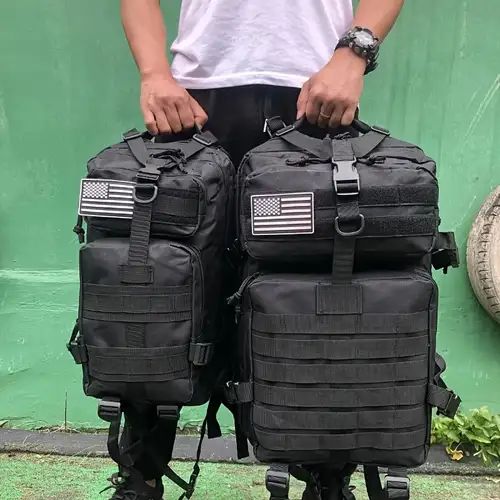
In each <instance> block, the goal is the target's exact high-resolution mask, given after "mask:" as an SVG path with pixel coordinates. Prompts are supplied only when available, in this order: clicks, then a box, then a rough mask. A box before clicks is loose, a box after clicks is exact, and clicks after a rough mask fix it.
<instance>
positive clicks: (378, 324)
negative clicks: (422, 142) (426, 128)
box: [226, 122, 460, 500]
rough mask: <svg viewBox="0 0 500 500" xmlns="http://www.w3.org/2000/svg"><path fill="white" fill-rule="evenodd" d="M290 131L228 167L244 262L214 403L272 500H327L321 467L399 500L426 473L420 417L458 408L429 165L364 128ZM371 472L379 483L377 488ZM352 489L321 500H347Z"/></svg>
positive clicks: (447, 251)
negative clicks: (440, 312) (294, 481)
mask: <svg viewBox="0 0 500 500" xmlns="http://www.w3.org/2000/svg"><path fill="white" fill-rule="evenodd" d="M298 125H299V124H296V125H295V126H290V127H285V128H282V129H280V130H279V131H277V132H276V134H275V136H274V137H273V138H271V140H269V141H268V142H267V143H265V144H263V145H261V146H259V147H257V148H255V149H253V150H252V151H250V152H249V153H248V154H247V155H246V156H245V158H244V159H243V161H242V164H241V165H240V169H239V175H238V197H239V201H238V216H239V236H240V240H241V245H242V248H243V250H244V251H245V252H246V253H247V256H248V257H249V258H248V261H247V265H246V269H247V271H246V273H247V277H246V279H245V280H244V281H243V282H242V285H241V287H240V289H239V290H238V291H237V292H236V293H235V294H234V295H233V296H232V297H231V298H230V299H229V301H230V303H232V304H233V305H234V306H235V309H236V315H237V318H238V322H239V330H238V336H237V343H238V349H237V353H238V354H237V359H236V362H235V367H234V372H235V378H234V380H233V381H231V382H228V384H227V390H226V397H227V400H228V402H229V403H230V405H231V404H234V405H236V408H237V411H236V414H237V420H236V429H237V431H238V433H239V434H240V442H241V441H242V436H243V437H245V438H248V439H249V440H250V442H251V443H252V444H253V447H254V453H255V456H256V457H257V458H258V459H259V460H261V461H263V462H267V463H272V464H273V465H272V466H271V468H270V470H269V471H268V474H267V476H266V485H267V488H268V490H269V491H270V493H271V498H274V499H277V498H288V478H289V473H292V474H293V475H295V476H296V477H298V478H300V479H303V480H305V481H306V482H307V483H308V490H307V491H308V492H309V494H310V495H311V496H307V498H308V499H309V498H318V499H320V498H326V497H323V496H322V492H321V486H318V483H317V477H316V476H315V475H314V474H312V473H311V470H312V469H311V465H314V464H325V463H334V464H344V466H345V467H347V469H344V470H349V471H350V472H349V473H351V472H352V470H353V469H352V467H351V465H352V464H363V465H365V471H366V478H367V486H368V488H369V490H370V498H371V500H374V499H377V500H378V499H387V498H409V482H408V479H407V477H406V473H405V471H404V470H403V469H401V467H413V466H417V465H420V464H422V463H423V462H424V461H425V460H426V457H427V453H428V450H429V445H430V429H431V415H432V407H437V408H438V409H439V411H440V412H441V413H443V414H446V415H448V416H453V415H454V414H455V412H456V410H457V408H458V405H459V403H460V399H459V398H458V396H456V395H455V394H454V393H453V392H452V391H449V390H448V389H447V388H446V386H445V385H444V383H443V381H442V380H441V374H442V372H443V371H444V368H445V365H444V361H443V360H442V358H441V357H440V356H438V355H437V354H436V325H437V300H438V289H437V286H436V283H435V282H434V280H433V279H432V277H431V269H430V266H431V261H433V262H434V265H435V267H436V268H444V269H447V267H448V266H454V267H456V266H457V265H458V256H457V252H456V247H455V245H454V239H453V235H452V233H443V234H439V233H438V224H439V216H438V208H437V202H438V186H437V180H436V173H435V163H434V162H433V161H432V160H431V159H430V158H429V157H427V156H426V155H425V154H424V153H423V152H422V151H421V150H420V148H418V147H416V146H414V145H411V144H408V143H406V142H403V141H399V140H397V139H394V138H391V137H390V136H389V133H388V132H387V131H386V130H383V129H380V128H375V127H368V126H367V125H365V124H362V123H360V122H357V123H356V125H357V127H358V128H359V129H361V130H362V131H363V132H364V134H363V135H362V136H361V137H357V138H352V137H347V136H340V137H336V138H333V139H331V138H329V137H327V138H325V139H323V140H321V139H314V138H311V137H308V136H306V135H303V134H302V133H300V132H299V130H298ZM287 261H288V264H287V263H286V262H287ZM284 262H285V263H284ZM254 271H255V272H254ZM240 454H244V447H243V446H240ZM377 466H388V467H389V473H388V476H387V477H386V481H385V487H384V488H382V486H381V484H380V481H379V476H378V469H377ZM348 475H349V474H346V477H343V478H341V479H342V481H343V482H342V481H341V482H340V483H339V492H338V494H337V493H336V492H330V494H331V495H334V496H331V497H330V496H329V497H328V498H335V499H337V498H338V499H339V500H340V499H346V500H347V499H353V498H354V496H353V494H352V492H351V491H350V489H349V487H348ZM335 495H337V496H335ZM304 498H306V496H305V497H304Z"/></svg>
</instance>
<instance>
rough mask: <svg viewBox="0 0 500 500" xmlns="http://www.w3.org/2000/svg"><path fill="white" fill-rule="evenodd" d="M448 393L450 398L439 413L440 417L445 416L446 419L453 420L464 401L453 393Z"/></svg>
mask: <svg viewBox="0 0 500 500" xmlns="http://www.w3.org/2000/svg"><path fill="white" fill-rule="evenodd" d="M448 393H449V397H448V401H447V402H446V405H445V407H444V408H441V409H438V411H437V413H438V415H444V416H445V417H448V418H453V417H454V416H455V415H456V413H457V411H458V408H459V406H460V403H461V402H462V399H461V398H460V396H458V395H457V394H455V393H454V392H453V391H448Z"/></svg>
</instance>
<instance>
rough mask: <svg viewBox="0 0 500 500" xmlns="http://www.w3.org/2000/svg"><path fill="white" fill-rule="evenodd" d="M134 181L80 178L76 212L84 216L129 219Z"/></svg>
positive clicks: (132, 204) (132, 202)
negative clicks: (78, 200)
mask: <svg viewBox="0 0 500 500" xmlns="http://www.w3.org/2000/svg"><path fill="white" fill-rule="evenodd" d="M134 186H135V183H134V182H128V181H113V180H110V179H82V181H81V184H80V202H79V206H78V213H79V214H80V215H82V216H85V217H111V218H115V219H131V218H132V214H133V211H134V199H133V198H132V195H133V192H134Z"/></svg>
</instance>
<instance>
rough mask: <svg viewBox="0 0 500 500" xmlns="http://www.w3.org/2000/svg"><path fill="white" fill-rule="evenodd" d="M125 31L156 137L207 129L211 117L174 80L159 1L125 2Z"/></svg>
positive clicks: (143, 104) (148, 123) (144, 107)
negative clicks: (200, 127) (195, 127)
mask: <svg viewBox="0 0 500 500" xmlns="http://www.w3.org/2000/svg"><path fill="white" fill-rule="evenodd" d="M121 16H122V23H123V29H124V30H125V34H126V36H127V40H128V43H129V45H130V50H131V51H132V55H133V56H134V59H135V62H136V64H137V68H138V70H139V74H140V77H141V110H142V113H143V115H144V122H145V124H146V126H147V128H148V130H149V131H150V132H151V133H152V134H155V135H156V134H158V133H167V134H168V133H172V132H174V133H178V132H181V131H182V130H188V129H191V128H193V126H194V124H195V122H196V123H198V124H199V125H204V124H205V122H206V121H207V115H206V113H205V112H204V111H203V109H202V108H201V106H200V105H199V104H198V103H197V102H196V101H195V100H194V99H193V98H192V97H191V96H190V95H189V94H188V92H187V91H186V89H184V88H182V87H181V86H180V85H179V84H178V83H177V82H176V81H175V79H174V78H173V76H172V72H171V71H170V65H169V63H168V58H167V54H166V44H167V33H166V29H165V24H164V22H163V15H162V11H161V6H160V1H159V0H140V1H138V0H121Z"/></svg>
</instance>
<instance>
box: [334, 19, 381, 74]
mask: <svg viewBox="0 0 500 500" xmlns="http://www.w3.org/2000/svg"><path fill="white" fill-rule="evenodd" d="M342 47H349V48H350V49H351V50H352V51H353V52H354V53H355V54H357V55H358V56H360V57H362V58H363V59H364V60H365V61H366V71H365V75H366V74H368V73H370V72H371V71H373V70H374V69H375V68H376V67H377V65H378V63H377V57H378V51H379V47H380V40H379V39H378V38H377V37H376V36H375V35H374V34H373V32H372V31H370V30H369V29H368V28H361V27H360V26H354V28H351V29H350V30H349V31H348V32H347V33H345V34H344V35H343V36H342V38H341V39H340V40H339V43H338V44H337V46H336V47H335V50H337V49H340V48H342Z"/></svg>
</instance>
